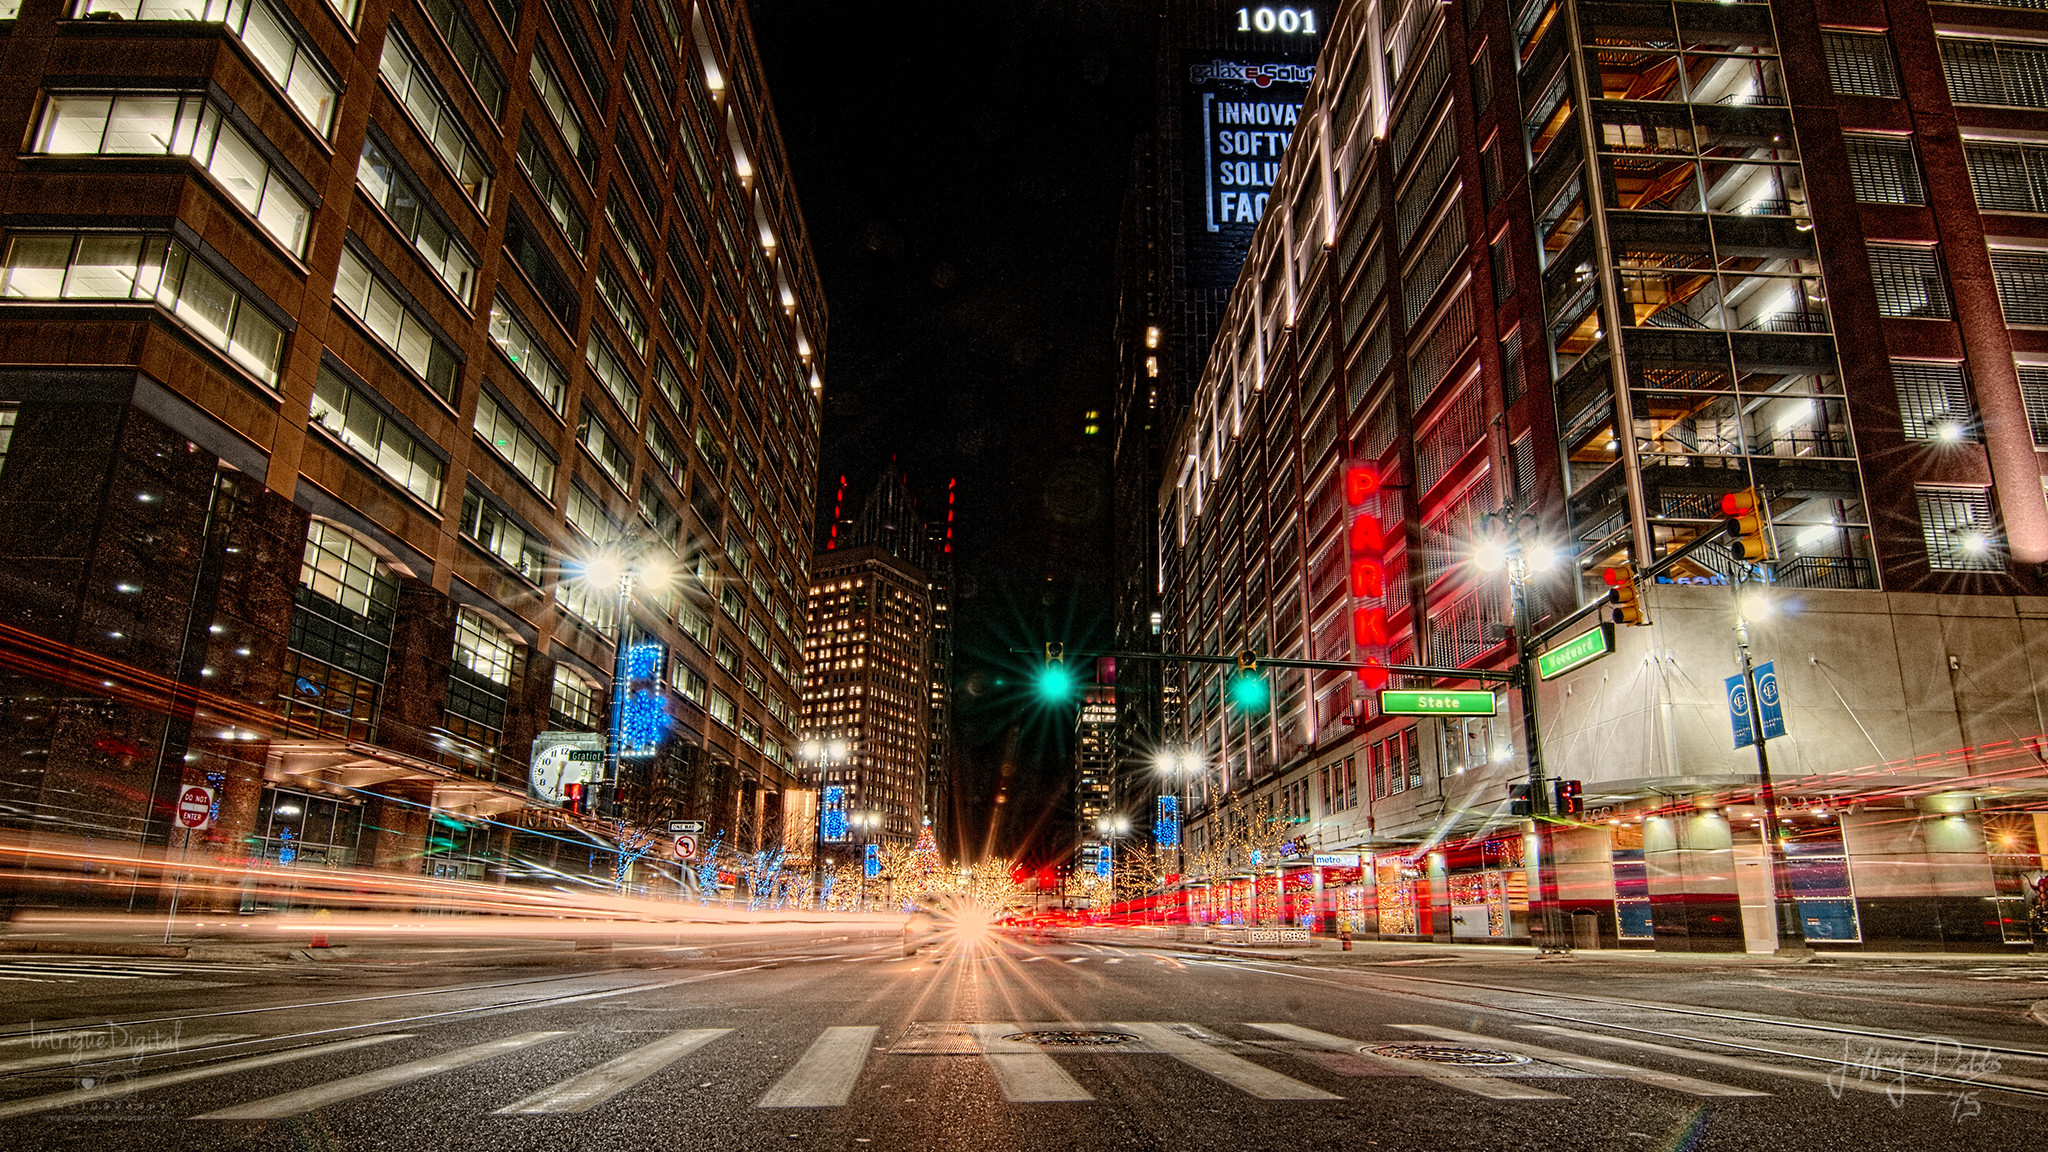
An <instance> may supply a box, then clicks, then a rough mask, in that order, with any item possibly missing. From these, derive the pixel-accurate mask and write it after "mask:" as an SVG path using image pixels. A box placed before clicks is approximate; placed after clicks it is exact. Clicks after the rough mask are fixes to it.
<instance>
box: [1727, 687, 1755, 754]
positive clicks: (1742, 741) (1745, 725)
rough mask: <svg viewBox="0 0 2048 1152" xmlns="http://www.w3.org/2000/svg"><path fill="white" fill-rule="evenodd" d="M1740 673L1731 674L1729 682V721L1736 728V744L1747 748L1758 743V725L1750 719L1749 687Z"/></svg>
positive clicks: (1738, 746)
mask: <svg viewBox="0 0 2048 1152" xmlns="http://www.w3.org/2000/svg"><path fill="white" fill-rule="evenodd" d="M1742 679H1743V678H1742V677H1741V676H1740V675H1739V674H1738V675H1735V676H1730V677H1729V678H1728V680H1727V684H1728V722H1729V723H1730V724H1731V725H1733V726H1734V728H1735V746H1736V747H1737V748H1747V747H1749V746H1750V745H1751V744H1754V743H1756V726H1755V724H1754V723H1752V722H1751V720H1750V712H1749V689H1748V688H1747V687H1745V686H1744V684H1743V682H1742Z"/></svg>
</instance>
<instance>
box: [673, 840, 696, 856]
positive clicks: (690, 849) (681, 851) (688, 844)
mask: <svg viewBox="0 0 2048 1152" xmlns="http://www.w3.org/2000/svg"><path fill="white" fill-rule="evenodd" d="M696 858H697V838H696V837H695V836H692V835H688V834H685V835H682V836H678V837H676V859H678V860H695V859H696Z"/></svg>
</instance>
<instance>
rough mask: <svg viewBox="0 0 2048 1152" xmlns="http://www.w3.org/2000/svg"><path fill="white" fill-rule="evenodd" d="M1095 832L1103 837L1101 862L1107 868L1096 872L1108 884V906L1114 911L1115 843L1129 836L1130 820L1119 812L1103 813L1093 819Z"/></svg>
mask: <svg viewBox="0 0 2048 1152" xmlns="http://www.w3.org/2000/svg"><path fill="white" fill-rule="evenodd" d="M1095 830H1096V831H1097V832H1098V833H1100V834H1101V835H1102V837H1103V848H1102V850H1103V852H1104V853H1105V855H1104V857H1103V860H1104V861H1105V862H1106V864H1107V867H1103V868H1099V869H1097V871H1098V872H1099V873H1100V874H1101V876H1102V878H1103V879H1104V880H1106V881H1108V882H1109V904H1110V909H1111V910H1112V911H1114V910H1115V908H1116V841H1117V837H1119V836H1128V835H1130V832H1131V818H1130V817H1129V816H1126V815H1124V814H1123V813H1121V812H1104V813H1103V814H1102V815H1100V816H1098V817H1096V818H1095Z"/></svg>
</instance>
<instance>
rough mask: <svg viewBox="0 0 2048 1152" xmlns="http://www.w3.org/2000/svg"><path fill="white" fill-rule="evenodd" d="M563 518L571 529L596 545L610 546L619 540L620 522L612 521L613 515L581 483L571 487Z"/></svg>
mask: <svg viewBox="0 0 2048 1152" xmlns="http://www.w3.org/2000/svg"><path fill="white" fill-rule="evenodd" d="M562 518H563V519H564V520H567V521H568V523H569V527H571V528H574V529H576V530H577V531H578V532H581V533H583V535H584V536H586V537H588V538H589V539H590V540H591V541H593V542H594V543H598V544H610V543H611V542H612V541H613V540H616V539H618V536H619V525H618V522H617V521H615V520H613V519H612V517H611V513H609V512H606V511H605V510H604V505H602V504H600V503H598V502H597V497H595V496H592V495H591V494H590V493H589V492H588V491H586V490H585V489H584V487H583V485H582V484H581V483H571V484H570V485H569V498H568V499H567V500H566V501H564V502H563V505H562Z"/></svg>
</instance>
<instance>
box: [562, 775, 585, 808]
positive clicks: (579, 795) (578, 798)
mask: <svg viewBox="0 0 2048 1152" xmlns="http://www.w3.org/2000/svg"><path fill="white" fill-rule="evenodd" d="M585 787H586V785H584V784H583V783H582V782H581V781H576V782H574V783H571V784H568V785H565V786H564V787H563V789H562V792H563V793H564V795H563V796H562V804H563V807H565V808H567V809H568V810H569V811H571V812H576V813H579V814H580V813H582V812H586V811H588V809H587V808H585V807H584V803H585V797H584V789H585Z"/></svg>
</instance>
